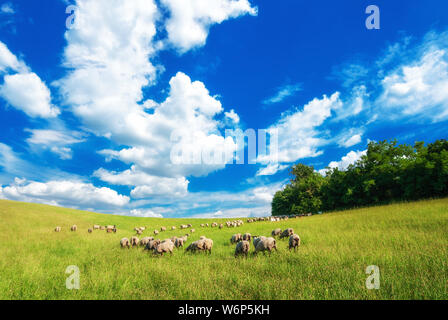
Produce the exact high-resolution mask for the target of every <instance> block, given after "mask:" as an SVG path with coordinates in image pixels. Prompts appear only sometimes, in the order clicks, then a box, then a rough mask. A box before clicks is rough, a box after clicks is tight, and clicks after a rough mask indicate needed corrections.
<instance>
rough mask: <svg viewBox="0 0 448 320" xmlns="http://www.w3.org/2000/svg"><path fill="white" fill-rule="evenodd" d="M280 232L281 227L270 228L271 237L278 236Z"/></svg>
mask: <svg viewBox="0 0 448 320" xmlns="http://www.w3.org/2000/svg"><path fill="white" fill-rule="evenodd" d="M281 233H282V229H280V228H277V229H275V230H272V232H271V235H272V236H273V237H276V236H279V235H280V234H281Z"/></svg>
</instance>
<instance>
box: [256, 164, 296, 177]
mask: <svg viewBox="0 0 448 320" xmlns="http://www.w3.org/2000/svg"><path fill="white" fill-rule="evenodd" d="M288 167H289V166H288V165H280V164H278V163H270V164H268V165H267V166H266V167H264V168H261V169H260V170H258V171H257V173H256V175H257V176H271V175H274V174H276V173H277V172H279V171H283V170H285V169H286V168H288Z"/></svg>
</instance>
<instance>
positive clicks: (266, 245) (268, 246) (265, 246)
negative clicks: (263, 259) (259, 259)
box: [254, 238, 277, 255]
mask: <svg viewBox="0 0 448 320" xmlns="http://www.w3.org/2000/svg"><path fill="white" fill-rule="evenodd" d="M273 249H275V250H276V251H277V241H276V240H275V239H274V238H266V239H260V240H259V241H258V242H257V245H256V247H255V252H254V255H256V254H257V253H258V252H263V254H266V251H269V254H271V252H272V250H273Z"/></svg>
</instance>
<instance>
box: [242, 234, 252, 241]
mask: <svg viewBox="0 0 448 320" xmlns="http://www.w3.org/2000/svg"><path fill="white" fill-rule="evenodd" d="M251 239H252V235H251V234H250V233H245V234H244V235H243V240H245V241H249V242H250V240H251Z"/></svg>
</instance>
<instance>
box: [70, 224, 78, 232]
mask: <svg viewBox="0 0 448 320" xmlns="http://www.w3.org/2000/svg"><path fill="white" fill-rule="evenodd" d="M70 230H71V231H76V230H78V227H77V226H76V224H75V225H73V226H72V227H71V228H70Z"/></svg>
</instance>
